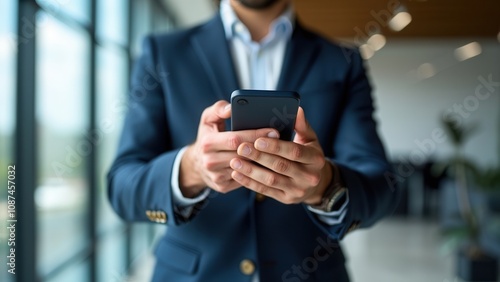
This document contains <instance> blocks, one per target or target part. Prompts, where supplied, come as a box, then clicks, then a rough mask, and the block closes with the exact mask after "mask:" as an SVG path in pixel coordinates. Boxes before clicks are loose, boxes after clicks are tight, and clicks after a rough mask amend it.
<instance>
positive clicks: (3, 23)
mask: <svg viewBox="0 0 500 282" xmlns="http://www.w3.org/2000/svg"><path fill="white" fill-rule="evenodd" d="M16 14H17V1H14V0H3V1H0V169H2V171H1V172H0V183H1V184H0V210H1V212H0V242H2V244H1V245H0V254H2V256H1V257H0V265H2V266H3V267H2V268H1V269H2V270H4V269H7V268H4V266H6V265H7V255H3V254H7V249H8V248H9V245H8V244H7V242H8V238H9V235H10V234H9V232H8V229H7V226H6V224H7V219H8V218H7V216H8V213H7V212H6V211H7V209H8V205H7V196H8V195H9V194H8V193H7V167H8V166H9V165H11V164H13V158H14V153H13V152H14V148H13V144H14V142H13V141H14V129H15V95H14V93H15V74H16V71H15V62H16V61H15V59H16V56H15V55H16V54H15V53H16V46H17V39H16V36H15V34H16V28H17V25H16ZM12 278H13V277H12V275H11V274H9V273H8V272H7V271H6V270H5V271H2V272H1V273H0V281H6V282H8V281H13V279H12Z"/></svg>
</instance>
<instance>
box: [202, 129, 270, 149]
mask: <svg viewBox="0 0 500 282" xmlns="http://www.w3.org/2000/svg"><path fill="white" fill-rule="evenodd" d="M264 136H265V137H271V138H278V137H279V134H278V131H277V130H276V129H272V128H262V129H255V130H240V131H226V132H220V133H218V134H211V135H210V136H209V137H207V138H205V139H203V140H202V148H203V151H204V152H211V151H236V149H238V146H240V144H241V143H243V142H251V143H253V142H254V141H255V140H257V139H258V138H260V137H264Z"/></svg>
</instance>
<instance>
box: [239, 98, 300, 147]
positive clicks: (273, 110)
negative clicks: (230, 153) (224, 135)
mask: <svg viewBox="0 0 500 282" xmlns="http://www.w3.org/2000/svg"><path fill="white" fill-rule="evenodd" d="M299 105H300V95H299V93H297V92H294V91H270V90H235V91H234V92H233V93H232V94H231V130H233V131H237V130H246V129H259V128H275V129H276V130H278V131H279V133H280V139H282V140H287V141H291V140H292V138H293V135H294V128H295V119H296V118H297V111H298V109H299Z"/></svg>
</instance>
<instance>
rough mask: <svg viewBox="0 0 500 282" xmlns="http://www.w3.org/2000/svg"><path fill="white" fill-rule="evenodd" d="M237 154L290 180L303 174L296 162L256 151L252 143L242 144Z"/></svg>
mask: <svg viewBox="0 0 500 282" xmlns="http://www.w3.org/2000/svg"><path fill="white" fill-rule="evenodd" d="M259 140H260V139H259ZM237 153H238V155H239V156H242V157H244V158H246V159H248V160H251V161H254V162H256V163H258V164H260V165H262V166H264V167H266V168H268V169H270V170H272V171H274V172H277V173H279V174H282V175H285V176H288V177H290V178H293V177H297V176H300V175H301V173H302V171H301V170H300V169H299V167H298V166H297V164H296V163H295V162H294V161H292V160H289V159H286V158H283V157H281V156H278V155H276V154H269V153H266V152H262V151H259V150H257V149H255V148H254V147H253V144H251V143H243V144H241V145H240V147H238V150H237Z"/></svg>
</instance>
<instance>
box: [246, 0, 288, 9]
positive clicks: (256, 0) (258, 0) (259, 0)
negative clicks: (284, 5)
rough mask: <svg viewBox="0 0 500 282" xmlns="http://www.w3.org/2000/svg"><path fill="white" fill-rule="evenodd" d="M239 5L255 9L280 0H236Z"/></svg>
mask: <svg viewBox="0 0 500 282" xmlns="http://www.w3.org/2000/svg"><path fill="white" fill-rule="evenodd" d="M237 1H238V2H239V3H240V4H241V5H243V6H245V7H247V8H250V9H255V10H264V9H267V8H269V7H271V6H273V5H274V4H276V3H277V2H279V1H280V0H237Z"/></svg>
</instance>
